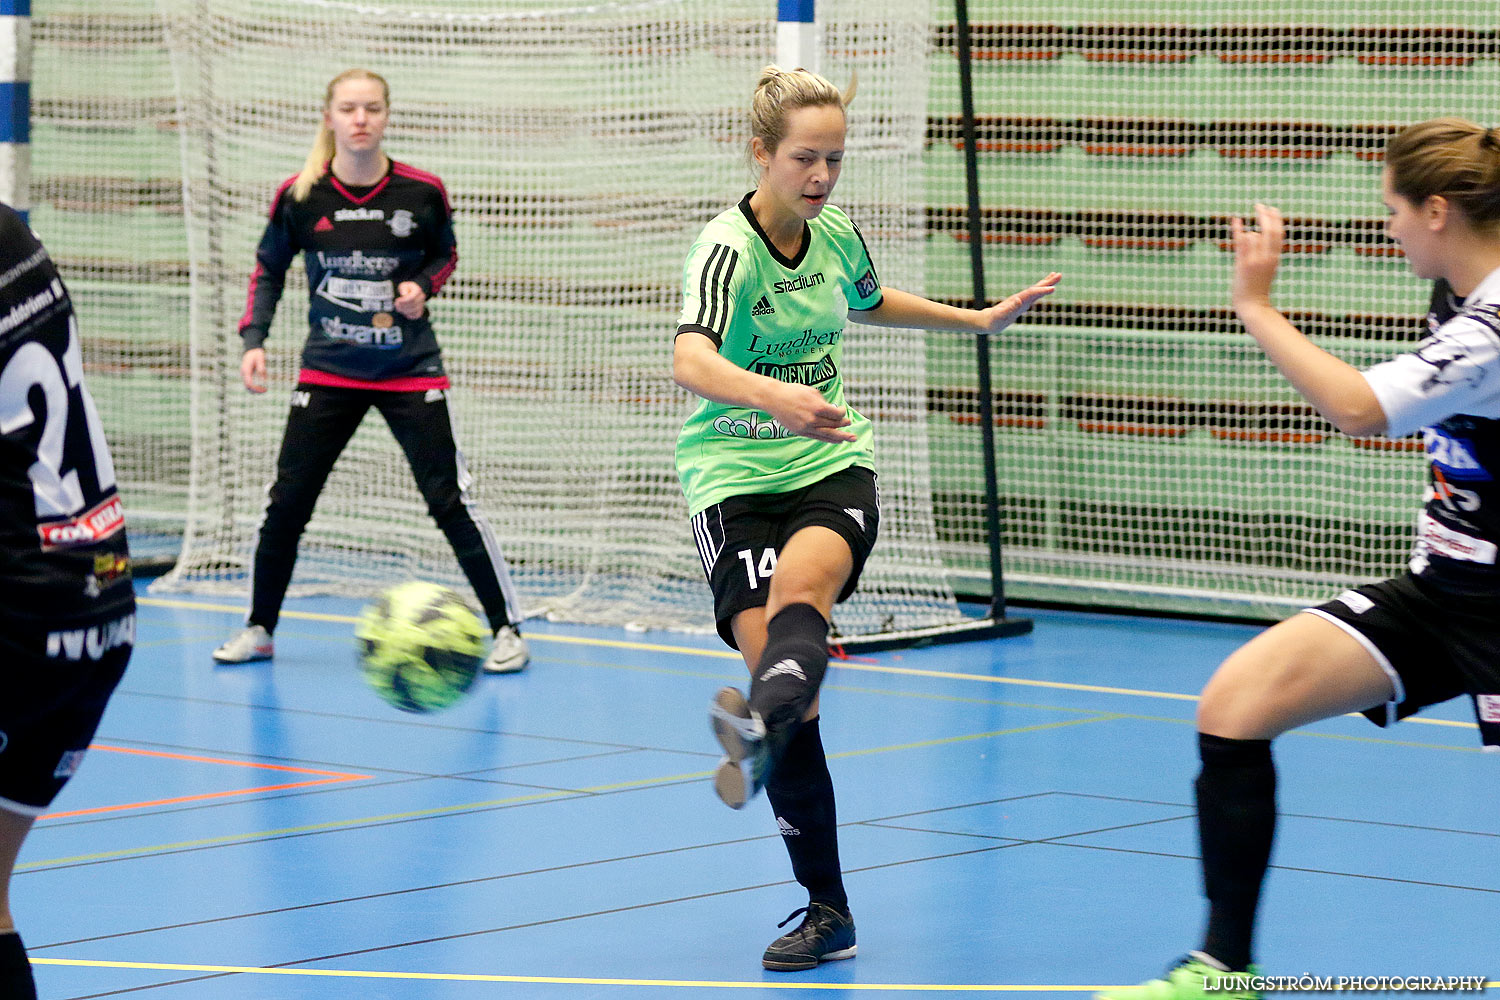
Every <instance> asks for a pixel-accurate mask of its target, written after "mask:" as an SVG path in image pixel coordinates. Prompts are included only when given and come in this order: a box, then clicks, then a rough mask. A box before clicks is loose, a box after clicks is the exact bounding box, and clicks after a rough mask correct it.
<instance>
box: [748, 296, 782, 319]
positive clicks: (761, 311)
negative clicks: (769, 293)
mask: <svg viewBox="0 0 1500 1000" xmlns="http://www.w3.org/2000/svg"><path fill="white" fill-rule="evenodd" d="M775 311H776V307H775V306H773V305H771V300H770V299H768V298H766V297H765V296H764V295H762V296H761V297H760V301H759V302H757V303H755V306H754V308H752V309H751V310H750V315H751V316H769V315H771V314H772V313H774V312H775Z"/></svg>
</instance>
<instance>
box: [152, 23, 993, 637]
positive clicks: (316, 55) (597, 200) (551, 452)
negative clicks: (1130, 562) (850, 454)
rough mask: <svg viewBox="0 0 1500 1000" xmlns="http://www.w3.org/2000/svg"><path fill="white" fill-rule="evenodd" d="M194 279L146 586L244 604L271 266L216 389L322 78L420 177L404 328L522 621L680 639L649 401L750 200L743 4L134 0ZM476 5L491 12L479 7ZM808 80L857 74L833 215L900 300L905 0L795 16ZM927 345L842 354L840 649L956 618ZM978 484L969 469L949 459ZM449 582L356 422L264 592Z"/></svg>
mask: <svg viewBox="0 0 1500 1000" xmlns="http://www.w3.org/2000/svg"><path fill="white" fill-rule="evenodd" d="M158 7H159V9H160V10H161V11H162V12H163V14H164V16H165V18H166V29H167V31H166V38H167V41H168V46H169V49H170V53H171V61H172V66H173V72H174V76H175V80H176V90H177V108H178V115H179V123H178V124H179V127H180V129H181V140H182V157H183V160H182V162H183V176H184V189H185V197H186V219H187V229H188V250H189V257H190V261H191V273H192V281H191V308H190V312H191V320H190V325H191V366H192V373H193V377H192V379H191V386H192V400H191V425H192V464H191V473H190V483H189V494H190V499H189V505H188V515H187V524H186V530H185V533H184V542H183V547H182V552H181V556H180V558H179V560H178V564H177V568H176V569H175V570H174V571H173V572H172V573H171V574H170V575H169V576H167V577H165V578H164V579H163V580H162V581H161V582H160V584H159V585H160V586H163V587H167V588H186V589H191V590H194V591H198V592H220V593H243V591H244V588H245V586H246V581H247V567H248V565H249V562H250V560H251V556H252V553H253V549H254V545H255V541H256V531H257V527H258V522H259V519H260V516H261V513H262V510H263V507H264V502H265V486H266V483H267V482H268V480H269V478H270V476H271V474H272V470H273V467H274V461H275V454H276V449H277V447H278V444H279V441H280V438H281V434H282V430H283V428H284V424H285V415H286V408H287V397H288V391H289V390H290V388H291V387H292V384H293V382H294V378H295V372H296V368H297V363H298V357H299V353H300V347H301V345H302V342H303V340H304V339H305V336H306V325H305V324H306V321H305V315H306V312H305V305H306V294H307V292H306V286H305V283H304V282H303V281H302V280H301V270H300V265H298V266H294V269H293V272H292V273H291V274H290V275H289V277H288V282H287V289H286V294H285V297H284V298H283V300H282V304H281V307H280V309H279V311H278V314H277V320H276V323H275V326H274V327H273V330H272V336H271V339H270V341H269V342H268V344H267V348H268V362H269V366H270V370H271V380H272V386H273V390H272V391H271V392H270V393H268V394H267V395H265V396H255V395H251V394H248V393H246V392H245V391H244V389H243V387H242V386H241V384H240V379H239V372H238V361H239V357H240V343H239V339H238V337H237V336H235V327H236V321H237V319H238V317H239V316H240V315H241V313H242V312H243V310H244V303H245V291H246V282H247V279H248V275H249V272H250V269H251V266H252V264H253V255H254V249H255V245H256V242H257V240H258V238H259V236H260V233H261V230H262V228H263V226H264V224H265V218H266V210H267V207H268V205H269V203H270V198H271V196H272V193H273V192H274V191H275V189H276V187H277V185H278V184H279V183H280V182H281V181H282V180H283V179H284V178H286V177H288V176H290V175H291V174H293V173H295V172H296V170H297V169H298V167H299V166H300V164H301V160H302V158H303V156H304V155H305V152H306V150H307V147H308V145H309V143H310V141H311V137H312V135H313V131H314V129H315V127H316V125H317V122H318V117H319V114H320V111H321V107H320V105H321V100H322V94H323V90H324V87H325V85H326V83H327V80H328V79H329V78H330V77H331V76H333V75H334V74H335V73H337V72H338V71H340V70H341V69H344V68H346V67H349V66H365V67H368V68H371V69H374V70H376V71H377V72H379V73H381V74H382V75H383V76H385V77H386V78H387V79H388V80H389V81H390V84H391V97H392V118H391V125H390V128H389V129H388V131H387V136H386V149H387V150H388V151H389V152H390V153H391V155H392V156H394V157H395V158H397V159H399V160H402V161H404V162H408V163H411V164H412V165H414V166H417V167H420V168H422V169H424V170H428V171H431V172H434V173H436V174H438V175H439V176H440V177H442V178H443V180H444V182H445V184H446V186H447V188H448V192H449V195H450V197H451V199H452V202H453V206H454V218H455V228H456V231H457V234H458V241H459V266H458V270H457V272H456V273H455V275H454V277H453V278H452V280H451V281H450V282H449V284H448V285H447V287H446V288H445V290H444V292H443V294H442V296H441V297H439V298H438V299H436V300H434V302H433V306H432V314H433V321H434V326H435V328H436V330H437V333H438V338H439V341H440V342H441V343H442V345H443V351H444V356H445V358H446V362H447V367H448V371H449V374H450V377H451V378H452V380H453V383H454V387H455V390H454V393H453V402H452V406H453V411H454V415H455V420H456V430H457V434H458V438H459V443H460V446H461V447H462V449H463V450H464V453H465V455H466V457H467V459H468V463H469V466H470V468H471V470H472V472H473V473H474V476H475V480H476V489H475V493H476V495H477V497H478V500H479V503H480V506H481V508H482V510H483V512H484V513H485V515H486V516H487V517H488V518H489V520H490V521H491V523H492V525H493V526H494V527H495V529H496V533H497V535H498V536H499V538H500V541H501V543H502V545H503V547H504V549H505V552H506V555H507V558H508V559H509V561H510V563H511V568H512V572H513V575H514V577H515V581H516V584H517V588H518V590H519V591H520V594H521V597H522V602H523V604H524V606H525V608H526V610H527V611H528V612H529V613H537V612H548V613H551V614H553V615H555V616H557V617H560V618H563V619H567V620H573V621H587V622H600V623H638V624H641V625H646V626H653V627H680V628H698V627H704V626H707V625H709V624H710V623H711V618H712V610H711V606H710V601H709V595H708V590H707V587H706V586H705V584H704V581H703V577H702V571H701V569H700V567H699V564H698V561H697V554H696V549H695V546H694V544H693V541H692V536H691V532H690V530H689V526H688V521H687V517H686V507H685V504H684V502H683V499H682V496H681V492H680V490H679V488H678V485H677V481H676V476H675V473H674V470H673V464H672V449H673V443H674V441H675V438H676V434H677V431H678V428H679V427H680V425H681V422H682V419H683V417H684V416H685V415H686V413H687V412H688V411H689V409H690V408H691V405H692V401H691V400H690V398H689V397H688V395H687V394H686V393H684V392H682V391H681V390H680V389H678V388H677V387H676V386H674V385H673V383H672V381H671V372H670V368H671V341H672V331H673V329H674V325H675V317H676V313H677V310H678V307H679V302H680V298H679V295H680V291H679V289H680V283H681V278H680V274H681V265H682V258H683V255H684V253H685V252H686V249H687V247H688V245H689V244H690V242H691V240H692V237H693V236H694V235H695V234H696V232H697V231H698V230H699V229H700V228H701V227H702V225H703V223H704V222H705V221H707V220H708V219H709V218H711V217H712V216H713V215H715V214H717V213H718V212H719V211H721V210H722V209H723V208H725V207H728V206H729V205H732V204H733V203H734V202H735V201H736V200H738V198H739V197H740V196H741V195H742V194H743V193H744V191H745V190H748V189H749V188H750V187H751V186H753V178H752V176H751V173H750V171H749V167H748V163H747V161H746V159H745V156H744V149H745V142H746V139H747V137H748V136H747V125H746V109H747V107H748V104H749V97H750V92H751V90H752V88H753V86H754V83H755V79H756V74H757V71H758V70H759V68H760V67H761V66H762V65H763V64H765V63H766V62H769V61H770V60H771V56H772V54H773V51H774V47H775V22H774V20H773V19H772V17H771V15H772V13H773V11H774V5H772V4H768V3H767V2H766V0H655V2H616V3H595V4H589V5H587V6H583V5H580V6H577V7H574V8H571V9H570V8H566V7H564V6H563V5H561V4H557V3H552V4H546V5H543V4H522V3H515V2H511V3H507V4H495V3H479V2H472V0H445V2H441V3H438V2H422V0H408V2H406V3H403V4H388V5H375V4H358V3H342V2H334V0H239V2H236V3H233V4H228V3H210V2H204V0H161V2H160V3H159V4H158ZM497 9H498V10H499V11H500V12H497ZM820 13H821V16H822V18H823V19H824V20H825V22H826V38H827V52H828V56H827V60H826V62H825V65H824V67H823V69H824V71H825V73H827V74H828V75H829V76H830V77H832V78H833V79H835V80H836V81H846V80H848V79H849V78H850V77H852V76H854V75H855V74H856V73H857V75H858V81H859V96H858V99H857V100H856V101H855V103H854V105H853V107H852V109H851V115H850V118H851V129H850V136H849V158H848V161H847V162H848V166H847V169H846V172H845V175H844V178H843V180H842V181H841V182H840V186H839V190H838V192H837V195H838V197H837V198H836V200H837V201H838V202H839V204H840V205H842V206H843V207H845V208H846V209H847V211H848V212H849V214H850V215H851V216H852V217H853V218H854V219H855V220H857V221H858V222H859V223H860V225H861V227H862V228H863V229H864V231H865V233H866V236H867V238H868V240H869V242H870V244H871V252H872V255H873V256H874V258H875V261H876V264H877V267H879V269H880V273H881V275H882V278H883V279H884V280H885V281H886V282H887V283H888V284H892V285H896V286H898V287H904V288H910V289H912V290H915V291H921V290H922V289H923V287H924V275H923V259H924V258H923V239H924V225H925V213H924V207H923V198H924V196H925V194H924V190H923V175H922V152H923V143H924V138H925V132H926V112H927V91H926V79H927V71H928V43H929V37H930V33H931V26H930V23H929V12H928V10H927V4H926V3H922V2H917V3H913V2H912V0H824V2H823V3H822V4H821V11H820ZM924 353H925V352H924V337H923V335H921V334H919V333H903V332H892V331H886V330H879V331H877V330H859V329H856V330H853V331H852V335H851V337H850V339H849V347H848V350H847V357H848V359H849V366H850V373H849V377H848V383H849V385H850V389H851V395H852V397H853V399H854V402H855V405H856V406H857V407H859V408H860V409H861V410H862V411H863V412H865V413H867V414H868V415H870V416H871V417H872V418H873V420H874V421H875V424H876V428H877V430H876V433H877V460H878V463H879V471H880V483H881V491H882V498H883V510H884V523H883V524H882V529H881V536H882V537H881V541H880V544H879V546H878V547H877V549H876V555H875V557H874V558H873V559H872V561H871V563H870V565H869V567H868V568H867V571H866V573H865V577H864V583H863V585H862V588H861V592H860V594H859V595H858V596H856V598H854V599H853V600H852V601H850V602H849V603H848V604H847V605H845V606H842V607H841V608H840V609H839V611H838V613H837V614H836V616H835V625H836V627H837V629H838V630H839V632H840V634H842V635H846V636H847V635H856V634H869V633H877V632H889V631H892V630H906V629H911V628H917V627H923V626H932V625H938V624H942V623H946V622H951V621H954V620H956V619H957V618H958V617H959V615H958V610H957V606H956V603H955V601H954V599H953V595H952V592H951V590H950V589H949V587H948V585H947V583H946V582H945V575H944V570H943V566H942V562H941V559H940V557H939V555H938V552H937V545H936V544H935V534H934V527H933V514H932V508H931V487H930V482H929V477H930V473H929V455H928V450H927V439H926V433H927V431H926V427H927V425H926V419H925V415H926V407H927V401H926V377H925V370H924ZM975 460H976V461H978V456H977V455H976V456H975ZM408 577H420V578H424V579H429V580H435V581H439V582H443V583H447V584H450V585H454V586H462V585H463V581H462V577H461V575H460V574H459V570H458V566H457V564H456V562H455V560H454V558H453V556H452V553H451V551H450V550H449V548H448V547H447V544H446V542H445V540H444V539H443V536H442V535H441V534H440V533H439V532H438V530H437V529H436V527H435V526H434V525H433V524H432V522H431V520H430V519H429V517H428V516H427V513H426V510H425V507H424V505H423V503H422V501H421V498H420V496H419V495H418V493H417V491H416V488H415V486H414V484H413V482H412V477H411V473H410V471H409V469H408V468H407V465H406V462H405V460H404V458H403V457H402V455H401V453H400V451H399V449H398V448H397V447H396V445H395V443H394V441H393V440H392V437H391V435H390V433H389V431H388V430H387V429H386V428H385V426H384V424H383V423H382V422H381V421H379V420H378V419H375V418H371V419H368V420H366V422H365V425H364V426H363V427H362V428H361V430H360V431H359V433H358V434H357V435H356V436H355V438H354V440H353V441H352V442H351V444H350V446H349V448H348V450H347V451H346V452H345V454H344V456H343V457H342V459H341V460H340V462H339V464H338V466H337V468H336V469H335V470H334V473H333V475H332V477H331V478H330V480H329V482H328V485H327V488H326V489H325V491H324V493H323V496H322V498H321V500H320V502H319V505H318V508H317V511H316V513H315V514H314V516H313V520H312V522H311V524H310V525H309V528H308V531H307V533H306V535H305V536H304V538H303V541H302V545H301V549H300V556H299V561H298V563H297V570H296V575H295V577H294V580H293V593H308V592H321V593H338V594H348V595H355V596H364V595H368V594H369V593H371V592H372V591H373V590H375V589H376V588H378V587H380V586H383V585H385V584H387V583H390V582H394V581H396V580H399V579H403V578H408Z"/></svg>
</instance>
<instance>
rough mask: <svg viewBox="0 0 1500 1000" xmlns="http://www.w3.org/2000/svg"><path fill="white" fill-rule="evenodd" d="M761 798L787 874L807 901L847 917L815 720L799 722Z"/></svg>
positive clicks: (833, 816) (830, 797)
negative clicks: (788, 862)
mask: <svg viewBox="0 0 1500 1000" xmlns="http://www.w3.org/2000/svg"><path fill="white" fill-rule="evenodd" d="M766 798H767V799H769V800H770V801H771V808H772V809H773V810H775V812H776V821H777V822H776V825H777V826H779V827H780V828H781V840H782V843H784V844H785V845H786V853H787V854H788V855H789V856H790V857H791V859H792V874H793V875H795V876H796V877H797V881H798V882H800V883H801V884H802V886H803V887H804V888H805V889H807V895H808V898H809V899H810V900H812V901H813V902H817V903H826V904H828V905H829V906H832V907H833V908H834V909H836V910H838V911H839V912H840V913H848V912H849V897H848V895H847V894H846V893H845V892H844V875H843V871H842V869H841V868H840V866H839V836H838V828H839V822H838V815H837V813H836V811H835V809H834V802H833V778H832V777H830V776H829V774H828V759H827V758H826V757H825V756H824V754H823V737H822V736H821V735H820V733H819V731H818V720H817V718H816V717H815V718H813V719H811V720H809V721H807V722H804V723H803V724H802V725H801V726H800V727H799V728H798V729H797V731H796V733H795V734H794V735H793V736H792V739H791V742H790V743H788V744H787V748H786V753H785V754H784V755H783V756H782V758H781V766H779V767H778V768H776V770H775V771H773V772H772V774H771V780H770V781H768V782H767V783H766Z"/></svg>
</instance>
